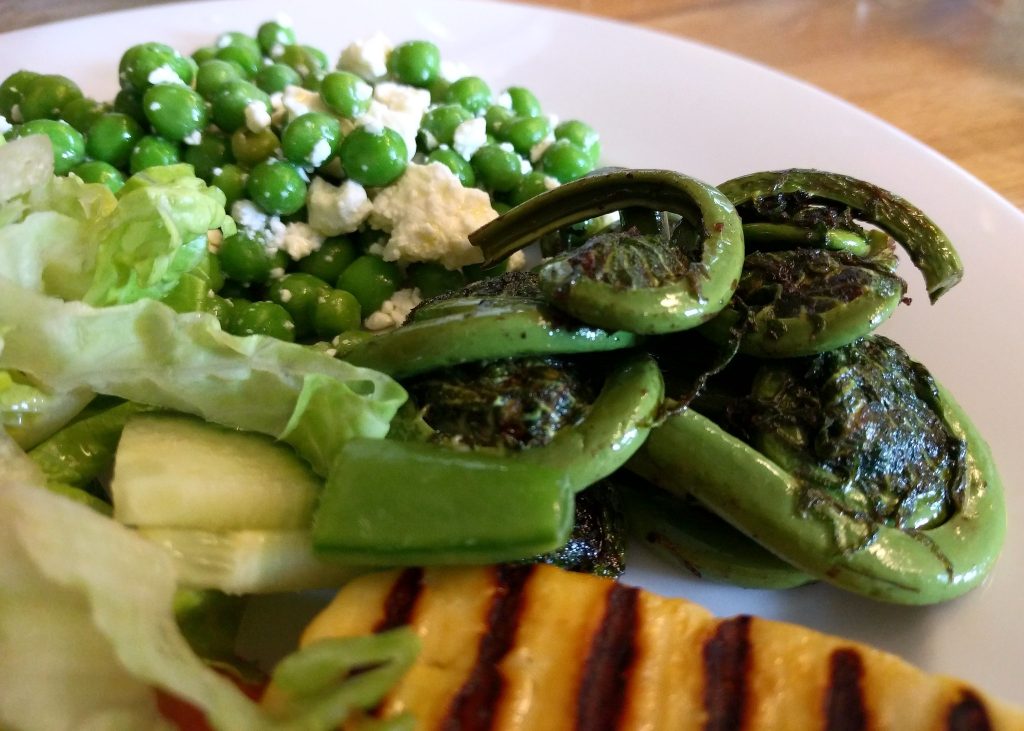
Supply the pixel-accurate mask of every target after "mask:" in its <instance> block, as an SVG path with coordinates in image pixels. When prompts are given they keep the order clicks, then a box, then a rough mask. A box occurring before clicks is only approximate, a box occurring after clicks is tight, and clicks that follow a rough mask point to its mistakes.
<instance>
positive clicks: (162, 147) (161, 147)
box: [128, 135, 181, 175]
mask: <svg viewBox="0 0 1024 731" xmlns="http://www.w3.org/2000/svg"><path fill="white" fill-rule="evenodd" d="M176 162H181V148H180V147H179V146H178V145H177V143H175V142H171V141H170V140H165V139H164V138H163V137H156V136H154V135H146V136H145V137H141V138H139V141H138V142H136V143H135V147H134V149H132V154H131V156H130V157H129V159H128V169H129V170H130V171H131V173H132V175H134V174H135V173H137V172H140V171H142V170H145V169H146V168H152V167H159V166H161V165H173V164H174V163H176Z"/></svg>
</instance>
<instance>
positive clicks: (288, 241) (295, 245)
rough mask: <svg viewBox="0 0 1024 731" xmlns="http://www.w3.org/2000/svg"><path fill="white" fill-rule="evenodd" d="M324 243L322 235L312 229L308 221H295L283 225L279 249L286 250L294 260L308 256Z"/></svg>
mask: <svg viewBox="0 0 1024 731" xmlns="http://www.w3.org/2000/svg"><path fill="white" fill-rule="evenodd" d="M323 243H324V237H323V236H321V235H320V234H319V233H317V232H316V231H314V230H313V227H312V226H310V225H309V224H308V223H302V222H300V221H296V222H295V223H289V224H287V225H286V226H285V229H284V236H283V237H282V238H281V243H280V244H279V245H278V248H279V249H283V250H284V251H285V252H287V254H288V256H290V257H291V258H292V260H294V261H298V260H299V259H302V258H304V257H307V256H309V255H310V254H312V253H313V252H314V251H316V250H317V249H319V248H320V247H321V246H322V245H323Z"/></svg>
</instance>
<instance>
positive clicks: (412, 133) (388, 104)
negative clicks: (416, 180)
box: [356, 81, 430, 160]
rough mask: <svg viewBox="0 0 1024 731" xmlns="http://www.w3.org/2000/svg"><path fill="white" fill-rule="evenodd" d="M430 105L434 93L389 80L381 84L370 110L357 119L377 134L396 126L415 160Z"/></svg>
mask: <svg viewBox="0 0 1024 731" xmlns="http://www.w3.org/2000/svg"><path fill="white" fill-rule="evenodd" d="M429 106H430V92H429V91H427V90H426V89H417V88H416V87H414V86H407V85H405V84H396V83H393V82H391V81H385V82H383V83H381V84H377V86H376V88H375V89H374V90H373V99H371V100H370V107H369V109H367V110H366V114H363V115H362V116H361V117H359V119H358V120H356V121H357V123H358V124H359V125H361V126H362V127H363V128H364V129H366V130H367V131H368V132H372V133H373V134H381V133H382V132H383V128H384V127H390V128H391V129H393V130H394V131H395V132H397V133H398V134H400V135H401V136H402V140H403V141H404V142H405V149H406V152H407V156H408V158H409V159H410V160H411V159H412V156H413V155H414V154H415V153H416V133H417V132H419V128H420V122H421V121H422V119H423V113H424V112H426V111H427V107H429Z"/></svg>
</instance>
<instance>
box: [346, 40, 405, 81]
mask: <svg viewBox="0 0 1024 731" xmlns="http://www.w3.org/2000/svg"><path fill="white" fill-rule="evenodd" d="M392 48H393V46H392V45H391V41H390V40H388V37H387V36H385V35H384V34H383V33H374V34H373V35H372V36H370V37H368V38H363V39H362V40H358V41H353V42H352V43H350V44H348V46H346V47H345V50H343V51H342V52H341V57H340V58H339V59H338V68H339V69H344V70H345V71H351V72H352V73H353V74H356V75H357V76H362V77H363V78H364V79H366V80H367V81H374V80H376V79H380V78H383V77H384V76H386V75H387V73H388V56H390V55H391V49H392Z"/></svg>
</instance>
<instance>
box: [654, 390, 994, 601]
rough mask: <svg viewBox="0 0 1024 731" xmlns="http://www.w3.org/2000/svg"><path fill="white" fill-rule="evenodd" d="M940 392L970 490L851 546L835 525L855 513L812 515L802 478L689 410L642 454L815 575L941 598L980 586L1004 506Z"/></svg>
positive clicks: (880, 593) (673, 487) (895, 596)
mask: <svg viewBox="0 0 1024 731" xmlns="http://www.w3.org/2000/svg"><path fill="white" fill-rule="evenodd" d="M938 392H939V395H940V399H941V404H942V409H943V416H944V418H945V420H946V422H947V423H948V424H949V425H950V428H951V429H952V430H953V432H954V433H955V434H956V435H957V436H959V437H960V438H962V439H964V440H966V443H967V446H968V449H967V453H966V475H965V476H966V489H965V490H964V492H963V495H962V497H961V499H960V500H959V504H958V506H957V507H956V510H955V512H954V513H953V514H952V515H951V516H949V517H948V518H947V519H946V520H944V521H943V522H941V523H940V524H939V525H937V526H935V527H930V528H925V529H923V530H921V531H920V532H919V533H918V534H917V536H915V535H914V534H913V533H911V532H908V531H904V530H900V529H899V528H896V527H893V526H887V525H885V526H881V527H879V528H878V529H877V532H876V533H875V535H874V536H873V538H872V539H871V540H870V541H869V542H868V543H867V544H866V545H864V546H862V547H860V548H859V549H856V550H842V549H841V548H839V547H838V546H837V544H836V534H837V532H842V531H843V530H845V529H846V528H850V529H851V530H853V531H857V530H859V528H860V526H857V525H855V521H854V520H852V519H847V518H844V517H842V516H836V517H834V519H833V520H824V519H822V518H821V517H820V515H819V514H817V513H809V512H808V510H807V508H806V504H805V497H806V495H805V490H806V485H805V484H803V482H802V480H800V479H799V478H798V477H797V476H796V475H794V474H793V473H792V472H789V471H786V470H785V469H783V468H782V467H781V466H779V465H778V464H777V463H775V462H773V461H772V460H770V459H769V458H767V457H766V456H764V455H763V454H761V453H760V452H758V451H756V450H755V449H753V448H752V447H750V446H748V445H747V444H746V443H744V442H743V441H741V440H740V439H738V438H736V437H734V436H732V435H730V434H728V433H727V432H726V431H724V430H723V429H722V428H720V427H719V426H717V425H716V424H715V423H714V422H712V421H710V420H709V419H707V418H705V417H704V416H701V415H700V414H698V413H697V412H695V411H693V410H689V411H686V412H684V413H682V414H678V415H675V416H672V417H670V418H669V419H668V420H667V421H666V422H665V423H664V424H662V425H661V426H659V427H658V429H656V430H654V431H653V432H652V433H651V435H650V436H649V438H648V440H647V442H646V443H645V444H644V447H643V450H642V454H643V459H645V460H647V461H648V462H649V463H650V465H652V466H653V468H654V469H653V470H652V471H651V472H650V473H649V476H650V477H651V478H653V479H654V480H655V481H656V482H657V484H658V485H659V486H660V487H662V488H664V489H666V490H668V491H670V492H673V493H676V494H683V493H686V494H692V495H693V496H694V497H696V498H697V499H698V500H700V501H701V502H702V503H704V504H705V505H707V506H708V507H710V508H711V509H712V510H714V511H715V512H716V513H717V514H719V515H720V516H722V517H723V518H725V519H726V520H727V521H729V522H730V523H732V524H733V525H735V526H736V527H737V528H738V529H739V530H741V531H743V532H744V533H745V534H747V535H748V536H750V537H751V538H753V539H754V540H755V541H757V542H758V543H760V544H762V545H764V546H766V547H768V548H769V549H770V550H771V551H772V552H773V553H775V554H777V555H778V556H780V557H781V558H782V559H784V560H785V561H787V562H789V563H791V564H792V565H793V566H795V567H797V568H799V569H801V570H803V571H806V572H807V573H808V574H811V575H812V576H815V577H818V578H820V579H822V580H824V581H827V582H830V583H832V584H835V585H837V586H839V587H842V588H845V589H848V590H851V591H854V592H858V593H861V594H864V595H866V596H869V597H873V598H876V599H880V600H884V601H889V602H894V603H900V604H930V603H934V602H939V601H944V600H947V599H952V598H954V597H956V596H959V595H961V594H963V593H965V592H966V591H968V590H969V589H971V588H973V587H974V586H977V585H978V583H979V582H981V580H982V579H983V578H984V577H985V576H986V575H987V574H988V572H989V571H990V569H991V568H992V566H993V564H994V563H995V559H996V556H997V555H998V552H999V548H1000V546H1001V545H1002V542H1003V537H1004V534H1005V508H1004V504H1003V494H1002V485H1001V482H1000V480H999V476H998V474H997V472H996V470H995V466H994V464H993V461H992V456H991V454H990V452H989V449H988V446H987V445H986V444H985V442H984V441H983V439H982V438H981V436H980V435H979V434H978V432H977V430H976V429H975V427H974V426H973V424H971V422H970V421H969V419H968V418H967V416H966V415H965V414H964V412H963V411H962V409H961V408H960V407H959V406H958V405H957V404H956V403H955V401H954V400H953V398H952V397H951V395H950V394H949V393H948V392H947V391H945V389H943V388H941V386H940V387H939V388H938ZM847 524H849V525H847ZM922 537H923V539H924V540H921V539H920V538H922Z"/></svg>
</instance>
